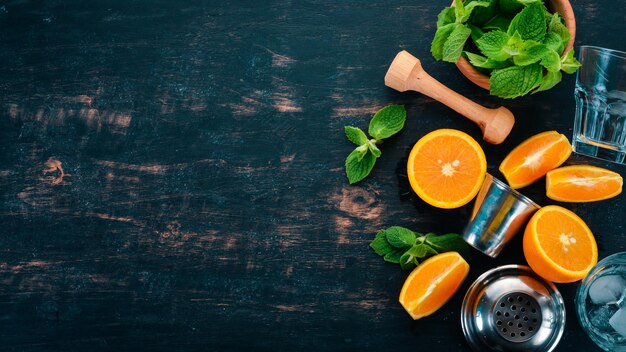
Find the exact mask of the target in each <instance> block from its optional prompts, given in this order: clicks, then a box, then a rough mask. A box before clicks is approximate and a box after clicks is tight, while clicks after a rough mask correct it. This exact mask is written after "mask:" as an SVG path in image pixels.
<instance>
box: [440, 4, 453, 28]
mask: <svg viewBox="0 0 626 352" xmlns="http://www.w3.org/2000/svg"><path fill="white" fill-rule="evenodd" d="M455 21H456V16H455V14H454V7H446V8H444V9H443V10H441V12H439V14H438V15H437V28H441V27H443V26H445V25H448V24H450V23H454V22H455Z"/></svg>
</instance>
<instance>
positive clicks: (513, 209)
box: [463, 174, 540, 258]
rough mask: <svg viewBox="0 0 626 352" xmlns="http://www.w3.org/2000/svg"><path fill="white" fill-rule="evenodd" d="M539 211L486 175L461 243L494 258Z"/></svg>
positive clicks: (523, 197)
mask: <svg viewBox="0 0 626 352" xmlns="http://www.w3.org/2000/svg"><path fill="white" fill-rule="evenodd" d="M539 208H540V206H539V205H537V204H536V203H535V202H533V201H532V200H530V199H529V198H527V197H525V196H524V195H522V194H521V193H519V192H517V191H516V190H514V189H512V188H511V187H509V186H508V185H507V184H505V183H504V182H502V181H500V180H498V179H496V178H495V177H493V176H491V175H490V174H487V175H486V176H485V181H484V182H483V185H482V187H481V189H480V192H479V193H478V196H477V197H476V203H475V204H474V210H473V211H472V218H471V220H470V222H469V223H468V224H467V226H466V227H465V230H464V231H463V239H464V240H465V241H466V242H467V243H469V244H470V245H471V246H472V247H474V248H476V249H478V250H479V251H481V252H483V253H485V254H486V255H488V256H490V257H493V258H495V257H497V256H498V254H500V251H502V248H503V247H504V245H505V244H506V243H507V242H509V241H510V240H511V238H513V236H515V234H516V233H517V232H518V231H519V230H520V229H521V228H522V226H524V225H525V224H526V222H527V221H528V219H529V218H530V216H531V215H532V214H533V213H534V212H535V211H537V210H539Z"/></svg>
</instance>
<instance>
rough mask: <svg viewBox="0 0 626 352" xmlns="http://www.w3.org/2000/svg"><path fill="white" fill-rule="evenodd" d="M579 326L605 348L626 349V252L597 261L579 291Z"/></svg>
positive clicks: (614, 351) (613, 351)
mask: <svg viewBox="0 0 626 352" xmlns="http://www.w3.org/2000/svg"><path fill="white" fill-rule="evenodd" d="M576 313H577V315H578V320H579V321H580V325H582V327H583V329H584V330H585V332H587V335H589V337H591V339H592V340H593V342H595V343H596V344H597V345H598V346H600V347H602V349H604V350H605V351H610V352H618V351H626V252H621V253H617V254H613V255H611V256H608V257H606V258H604V259H603V260H601V261H600V262H598V264H596V265H595V266H594V267H593V268H592V269H591V271H590V272H589V274H588V275H587V277H585V279H583V281H582V282H581V284H580V287H579V288H578V293H577V294H576Z"/></svg>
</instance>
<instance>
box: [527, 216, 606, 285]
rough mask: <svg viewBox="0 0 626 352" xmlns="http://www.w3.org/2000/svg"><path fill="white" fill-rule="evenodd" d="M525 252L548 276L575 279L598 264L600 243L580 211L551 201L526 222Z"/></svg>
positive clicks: (536, 268)
mask: <svg viewBox="0 0 626 352" xmlns="http://www.w3.org/2000/svg"><path fill="white" fill-rule="evenodd" d="M524 256H525V257H526V261H527V262H528V265H530V267H531V268H532V269H533V271H535V272H536V273H537V274H538V275H539V276H541V277H543V278H544V279H546V280H549V281H553V282H574V281H578V280H580V279H582V278H584V277H585V276H586V275H587V273H588V272H589V270H591V267H593V266H594V265H595V264H596V262H597V261H598V247H597V245H596V240H595V238H594V237H593V234H592V233H591V230H589V227H587V225H586V224H585V222H584V221H583V220H582V219H581V218H579V217H578V215H576V214H574V213H573V212H571V211H569V210H567V209H565V208H562V207H559V206H556V205H549V206H547V207H543V208H541V209H539V210H538V211H537V212H536V213H535V215H533V217H532V218H531V219H530V221H529V222H528V225H527V226H526V231H525V232H524Z"/></svg>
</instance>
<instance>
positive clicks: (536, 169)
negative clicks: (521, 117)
mask: <svg viewBox="0 0 626 352" xmlns="http://www.w3.org/2000/svg"><path fill="white" fill-rule="evenodd" d="M570 154H572V146H571V145H570V144H569V141H568V140H567V137H565V136H564V135H562V134H559V133H558V132H557V131H548V132H543V133H539V134H537V135H534V136H532V137H530V138H528V139H527V140H525V141H523V142H522V143H521V144H520V145H518V146H517V147H516V148H515V149H513V150H512V151H511V152H510V153H509V155H507V156H506V158H504V160H503V161H502V164H500V172H502V174H503V175H504V177H505V178H506V180H507V181H508V182H509V185H510V186H511V188H522V187H526V186H528V185H529V184H531V183H533V182H535V181H537V180H538V179H540V178H542V177H543V176H544V175H545V174H546V173H547V172H548V171H550V170H552V169H554V168H557V167H559V165H561V164H563V163H564V162H565V160H567V158H569V156H570Z"/></svg>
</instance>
